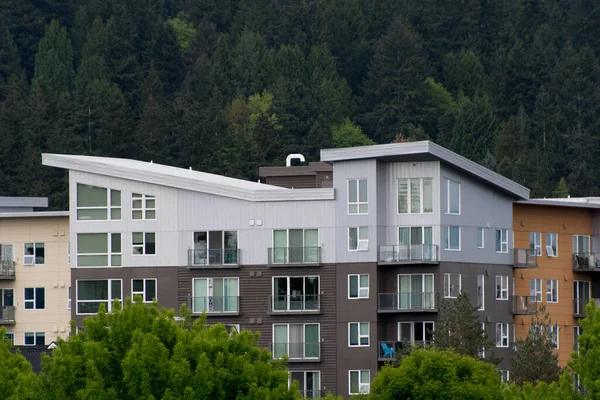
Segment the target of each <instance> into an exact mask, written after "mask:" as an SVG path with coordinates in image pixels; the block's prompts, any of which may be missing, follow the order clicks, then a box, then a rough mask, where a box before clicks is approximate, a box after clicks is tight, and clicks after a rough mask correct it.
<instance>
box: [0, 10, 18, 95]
mask: <svg viewBox="0 0 600 400" xmlns="http://www.w3.org/2000/svg"><path fill="white" fill-rule="evenodd" d="M19 70H20V66H19V51H18V50H17V47H16V46H15V42H14V41H13V38H12V35H11V34H10V32H9V31H8V28H7V27H6V26H5V25H4V24H2V20H1V19H0V102H2V100H3V98H4V90H5V88H4V86H5V85H6V84H7V82H8V79H9V77H10V76H11V75H13V74H17V73H19Z"/></svg>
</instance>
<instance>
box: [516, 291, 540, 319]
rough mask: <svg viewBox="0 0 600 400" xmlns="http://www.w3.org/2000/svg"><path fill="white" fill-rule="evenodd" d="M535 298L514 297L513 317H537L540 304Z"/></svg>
mask: <svg viewBox="0 0 600 400" xmlns="http://www.w3.org/2000/svg"><path fill="white" fill-rule="evenodd" d="M536 300H537V299H536V297H535V296H513V297H512V309H513V311H512V312H513V315H535V314H537V312H538V302H537V301H536Z"/></svg>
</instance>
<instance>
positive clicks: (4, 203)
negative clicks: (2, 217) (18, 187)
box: [0, 196, 48, 213]
mask: <svg viewBox="0 0 600 400" xmlns="http://www.w3.org/2000/svg"><path fill="white" fill-rule="evenodd" d="M47 207H48V198H47V197H3V196H0V213H17V212H21V213H25V212H33V211H34V208H47Z"/></svg>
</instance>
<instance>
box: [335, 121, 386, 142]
mask: <svg viewBox="0 0 600 400" xmlns="http://www.w3.org/2000/svg"><path fill="white" fill-rule="evenodd" d="M331 140H332V144H333V146H334V147H356V146H370V145H372V144H375V142H373V141H372V140H371V139H369V138H368V137H367V136H366V135H365V134H363V133H362V129H361V127H360V126H358V125H356V124H355V123H354V122H352V121H351V120H350V118H346V119H344V121H343V122H342V123H341V124H340V125H336V126H334V127H333V129H332V130H331Z"/></svg>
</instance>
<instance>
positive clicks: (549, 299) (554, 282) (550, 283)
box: [546, 279, 558, 304]
mask: <svg viewBox="0 0 600 400" xmlns="http://www.w3.org/2000/svg"><path fill="white" fill-rule="evenodd" d="M546 303H552V304H555V303H558V279H546Z"/></svg>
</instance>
